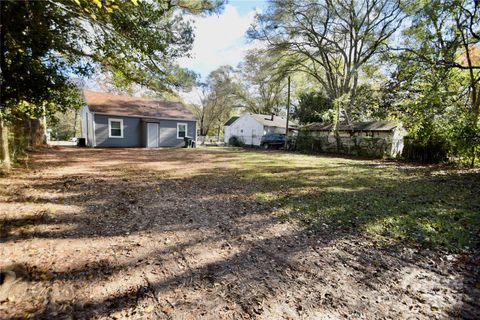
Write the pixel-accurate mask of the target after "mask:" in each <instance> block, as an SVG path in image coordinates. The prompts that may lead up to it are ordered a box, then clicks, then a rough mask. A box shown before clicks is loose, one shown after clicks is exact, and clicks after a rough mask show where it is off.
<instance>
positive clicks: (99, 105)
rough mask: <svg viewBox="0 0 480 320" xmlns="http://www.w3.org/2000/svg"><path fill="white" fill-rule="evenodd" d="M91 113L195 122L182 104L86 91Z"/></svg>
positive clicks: (84, 93) (191, 114)
mask: <svg viewBox="0 0 480 320" xmlns="http://www.w3.org/2000/svg"><path fill="white" fill-rule="evenodd" d="M83 95H84V97H85V100H86V102H87V105H88V108H89V109H90V111H91V112H97V113H104V114H111V115H117V116H126V117H142V118H160V119H185V120H195V116H194V115H193V113H192V112H191V111H190V110H189V109H187V108H186V107H185V106H184V105H183V104H182V103H180V102H170V101H162V100H156V99H148V98H138V97H130V96H119V95H114V94H110V93H104V92H95V91H89V90H84V91H83Z"/></svg>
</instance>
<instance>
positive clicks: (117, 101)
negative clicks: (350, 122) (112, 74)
mask: <svg viewBox="0 0 480 320" xmlns="http://www.w3.org/2000/svg"><path fill="white" fill-rule="evenodd" d="M83 94H84V97H85V101H86V102H87V105H86V106H85V107H84V108H83V109H82V114H81V115H82V137H83V138H85V139H86V143H87V145H88V146H91V147H99V148H103V147H146V148H157V147H178V146H182V145H184V137H185V136H189V137H192V138H193V140H194V141H196V139H197V121H196V120H195V117H194V116H193V113H192V112H191V111H190V110H188V109H187V108H186V107H185V106H184V105H182V104H181V103H179V102H167V101H160V100H155V99H147V98H137V97H129V96H118V95H113V94H109V93H102V92H94V91H86V90H85V91H84V92H83Z"/></svg>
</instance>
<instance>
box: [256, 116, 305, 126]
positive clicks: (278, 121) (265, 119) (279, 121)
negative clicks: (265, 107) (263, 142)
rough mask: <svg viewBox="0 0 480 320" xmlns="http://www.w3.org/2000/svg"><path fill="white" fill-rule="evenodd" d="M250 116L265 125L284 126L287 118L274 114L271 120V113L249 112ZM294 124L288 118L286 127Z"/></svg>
mask: <svg viewBox="0 0 480 320" xmlns="http://www.w3.org/2000/svg"><path fill="white" fill-rule="evenodd" d="M250 116H252V117H253V118H254V119H255V120H257V121H258V122H260V123H261V124H262V125H264V126H266V127H277V128H285V125H286V124H287V118H284V117H280V116H276V115H273V120H272V115H271V114H250ZM295 126H296V124H295V123H294V122H293V121H292V120H290V121H289V123H288V127H289V128H294V127H295Z"/></svg>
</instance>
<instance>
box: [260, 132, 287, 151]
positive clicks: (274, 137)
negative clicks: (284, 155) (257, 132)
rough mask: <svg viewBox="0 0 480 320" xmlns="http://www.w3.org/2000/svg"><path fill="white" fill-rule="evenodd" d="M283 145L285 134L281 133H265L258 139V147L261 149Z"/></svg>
mask: <svg viewBox="0 0 480 320" xmlns="http://www.w3.org/2000/svg"><path fill="white" fill-rule="evenodd" d="M284 146H285V135H284V134H282V133H267V134H266V135H264V136H263V137H262V139H261V140H260V147H261V148H263V149H273V148H277V149H280V148H283V147H284Z"/></svg>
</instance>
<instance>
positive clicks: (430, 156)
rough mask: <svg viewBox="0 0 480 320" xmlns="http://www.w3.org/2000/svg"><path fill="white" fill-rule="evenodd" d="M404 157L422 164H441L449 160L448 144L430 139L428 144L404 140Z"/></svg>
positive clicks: (409, 139)
mask: <svg viewBox="0 0 480 320" xmlns="http://www.w3.org/2000/svg"><path fill="white" fill-rule="evenodd" d="M404 141H405V145H404V147H403V152H402V157H403V158H404V159H406V160H410V161H414V162H420V163H440V162H444V161H446V160H447V159H448V150H449V147H448V144H447V143H446V141H444V140H441V139H429V140H428V141H426V142H423V141H420V140H415V139H412V138H407V137H405V138H404Z"/></svg>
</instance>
